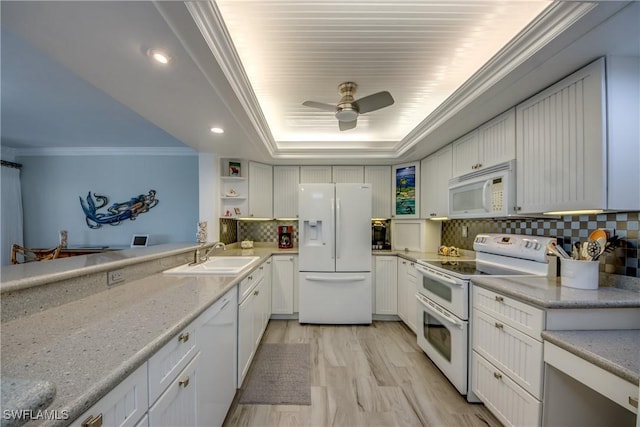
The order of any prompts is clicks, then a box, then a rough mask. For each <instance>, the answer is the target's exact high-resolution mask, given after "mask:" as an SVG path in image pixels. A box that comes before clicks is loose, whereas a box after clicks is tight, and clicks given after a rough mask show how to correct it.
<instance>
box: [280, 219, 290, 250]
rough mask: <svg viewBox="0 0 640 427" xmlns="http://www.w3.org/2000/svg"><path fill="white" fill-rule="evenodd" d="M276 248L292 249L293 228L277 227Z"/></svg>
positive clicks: (286, 226)
mask: <svg viewBox="0 0 640 427" xmlns="http://www.w3.org/2000/svg"><path fill="white" fill-rule="evenodd" d="M278 247H279V248H280V249H289V248H292V247H293V226H292V225H280V226H278Z"/></svg>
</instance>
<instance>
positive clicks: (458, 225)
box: [220, 212, 640, 278]
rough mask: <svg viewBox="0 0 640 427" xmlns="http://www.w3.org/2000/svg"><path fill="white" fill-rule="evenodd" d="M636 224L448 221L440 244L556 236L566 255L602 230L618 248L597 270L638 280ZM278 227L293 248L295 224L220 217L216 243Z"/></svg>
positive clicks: (634, 219)
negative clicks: (287, 230) (288, 232)
mask: <svg viewBox="0 0 640 427" xmlns="http://www.w3.org/2000/svg"><path fill="white" fill-rule="evenodd" d="M639 224H640V218H639V213H638V212H626V213H606V214H599V215H580V216H565V217H562V218H560V219H553V218H517V219H516V218H509V219H502V220H493V219H469V220H466V219H465V220H450V221H444V222H443V223H442V242H441V243H442V244H443V245H447V246H457V247H459V248H462V249H473V238H474V237H475V236H476V234H478V233H511V234H525V235H532V236H550V237H557V238H558V242H559V243H560V244H562V247H563V248H564V249H565V250H566V251H568V252H570V251H571V243H572V242H575V241H578V240H580V241H584V240H587V238H588V236H589V233H590V232H591V231H593V230H595V229H597V228H605V229H608V230H610V231H611V232H615V234H617V235H618V237H619V238H620V239H621V246H620V247H619V248H617V249H615V250H614V251H613V252H611V253H609V254H608V255H606V256H605V257H604V260H603V261H602V262H601V264H600V271H601V272H603V273H613V274H619V275H624V276H630V277H637V278H640V256H639V255H640V254H639V252H638V240H639V238H638V231H639V230H638V229H639ZM279 225H292V226H293V231H294V246H297V245H298V222H297V221H238V220H235V219H227V218H223V219H220V234H221V236H220V240H221V241H222V242H224V243H233V242H239V241H242V240H253V241H254V242H269V243H277V241H278V237H277V234H278V233H277V230H278V226H279ZM463 226H466V227H467V237H462V227H463Z"/></svg>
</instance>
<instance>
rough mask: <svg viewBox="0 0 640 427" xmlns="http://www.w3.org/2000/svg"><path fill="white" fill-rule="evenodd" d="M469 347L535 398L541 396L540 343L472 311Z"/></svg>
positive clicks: (483, 314)
mask: <svg viewBox="0 0 640 427" xmlns="http://www.w3.org/2000/svg"><path fill="white" fill-rule="evenodd" d="M473 349H474V350H475V351H477V352H478V353H479V354H481V355H482V356H484V357H485V358H486V359H487V360H488V361H490V362H491V363H493V364H494V365H496V366H497V367H498V368H500V369H501V370H502V371H503V372H504V373H506V374H507V375H509V377H510V378H511V379H512V380H513V381H515V382H516V383H517V384H518V385H519V386H520V387H522V388H524V389H525V390H526V391H528V392H529V393H531V394H532V395H533V396H535V397H536V398H538V399H540V398H541V396H542V369H543V361H542V343H541V342H540V341H536V340H534V339H533V338H531V337H530V336H528V335H526V334H523V333H522V332H520V331H518V330H516V329H514V328H512V327H510V326H508V325H505V324H504V323H501V322H500V321H498V320H496V319H495V318H494V317H491V316H489V315H487V314H485V313H483V312H481V311H479V310H477V309H474V310H473Z"/></svg>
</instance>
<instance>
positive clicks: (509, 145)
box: [478, 108, 516, 169]
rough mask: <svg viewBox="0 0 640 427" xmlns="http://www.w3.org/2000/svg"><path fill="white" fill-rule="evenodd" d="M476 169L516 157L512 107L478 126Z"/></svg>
mask: <svg viewBox="0 0 640 427" xmlns="http://www.w3.org/2000/svg"><path fill="white" fill-rule="evenodd" d="M478 143H479V146H478V165H479V166H478V169H484V168H486V167H489V166H493V165H497V164H498V163H502V162H508V161H509V160H513V159H515V158H516V110H515V108H512V109H510V110H508V111H506V112H504V113H502V114H500V115H499V116H497V117H496V118H494V119H492V120H490V121H488V122H487V123H485V124H483V125H482V126H480V127H479V128H478Z"/></svg>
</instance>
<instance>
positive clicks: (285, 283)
mask: <svg viewBox="0 0 640 427" xmlns="http://www.w3.org/2000/svg"><path fill="white" fill-rule="evenodd" d="M271 260H272V281H271V305H272V307H271V311H272V314H293V313H294V312H295V309H294V302H295V299H296V296H297V294H296V293H295V291H294V280H295V278H296V277H298V272H297V269H296V263H295V256H294V255H273V256H272V257H271Z"/></svg>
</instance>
